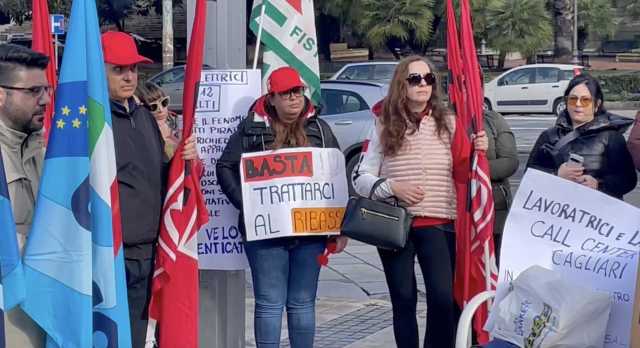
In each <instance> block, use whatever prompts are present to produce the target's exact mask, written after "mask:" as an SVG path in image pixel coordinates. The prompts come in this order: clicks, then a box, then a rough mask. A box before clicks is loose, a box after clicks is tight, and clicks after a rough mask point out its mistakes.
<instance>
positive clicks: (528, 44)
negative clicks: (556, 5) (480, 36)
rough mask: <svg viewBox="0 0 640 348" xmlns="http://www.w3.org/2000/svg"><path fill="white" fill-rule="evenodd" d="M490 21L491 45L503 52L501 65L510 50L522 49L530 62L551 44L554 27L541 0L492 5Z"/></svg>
mask: <svg viewBox="0 0 640 348" xmlns="http://www.w3.org/2000/svg"><path fill="white" fill-rule="evenodd" d="M487 11H488V18H491V21H489V22H488V23H487V37H488V39H489V45H490V46H491V47H493V48H495V49H497V50H498V51H499V52H500V61H499V65H500V67H503V66H504V58H505V56H506V54H507V53H510V52H520V53H521V54H522V55H523V56H525V57H527V58H528V60H529V61H531V60H532V58H534V57H535V55H536V53H537V52H538V51H539V50H540V49H542V48H544V47H545V46H548V45H550V44H551V42H552V41H551V40H552V39H553V28H552V26H551V18H550V16H549V13H548V12H547V10H546V9H545V6H544V3H543V2H541V1H539V0H505V1H503V2H494V3H492V4H490V6H489V8H488V9H487Z"/></svg>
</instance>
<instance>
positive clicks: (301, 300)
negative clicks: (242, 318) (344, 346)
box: [245, 237, 326, 348]
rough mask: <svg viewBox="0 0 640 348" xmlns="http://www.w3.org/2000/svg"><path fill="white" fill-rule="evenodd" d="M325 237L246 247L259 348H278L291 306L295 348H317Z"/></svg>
mask: <svg viewBox="0 0 640 348" xmlns="http://www.w3.org/2000/svg"><path fill="white" fill-rule="evenodd" d="M325 245H326V238H325V237H296V238H278V239H271V240H262V241H253V242H247V243H245V251H246V254H247V258H248V259H249V266H251V277H252V278H253V294H254V296H255V299H256V305H255V315H254V320H253V322H254V330H255V339H256V345H257V347H258V348H278V347H279V346H280V330H281V327H282V310H283V309H284V307H285V305H286V306H287V323H288V329H289V342H290V343H291V347H292V348H309V347H313V338H314V335H315V330H316V318H315V305H316V293H317V290H318V276H319V275H320V264H318V261H317V257H318V255H320V254H322V252H323V251H324V248H325Z"/></svg>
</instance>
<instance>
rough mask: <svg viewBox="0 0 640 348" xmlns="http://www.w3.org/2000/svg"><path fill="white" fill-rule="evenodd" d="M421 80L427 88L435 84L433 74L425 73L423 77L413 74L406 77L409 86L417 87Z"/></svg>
mask: <svg viewBox="0 0 640 348" xmlns="http://www.w3.org/2000/svg"><path fill="white" fill-rule="evenodd" d="M422 80H424V82H425V83H426V84H427V86H433V85H435V84H436V75H435V74H434V73H426V74H424V75H420V74H418V73H413V74H409V76H407V82H408V83H409V86H413V87H415V86H419V85H420V83H421V82H422Z"/></svg>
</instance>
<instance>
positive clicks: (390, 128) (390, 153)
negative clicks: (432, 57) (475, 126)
mask: <svg viewBox="0 0 640 348" xmlns="http://www.w3.org/2000/svg"><path fill="white" fill-rule="evenodd" d="M373 112H374V114H375V115H376V116H377V119H376V120H375V127H374V129H373V130H372V132H371V134H370V136H369V140H368V145H367V146H366V149H365V151H364V152H363V155H362V158H361V159H360V163H359V164H358V166H357V167H356V170H355V171H354V175H353V184H354V187H355V189H356V191H357V192H358V193H359V194H360V195H368V194H369V191H370V190H371V188H372V187H373V185H374V183H375V182H377V181H378V180H379V179H380V178H385V179H386V180H385V181H384V182H383V183H382V184H381V185H380V186H379V187H378V188H377V189H376V191H375V192H374V198H376V199H380V200H386V199H389V198H391V197H393V196H395V197H396V198H397V199H398V200H399V201H400V203H401V204H402V205H404V206H405V207H406V208H407V210H408V211H409V213H411V214H412V215H413V222H412V225H411V230H410V232H409V238H408V241H407V244H406V245H405V247H404V248H402V249H399V250H385V249H378V253H379V255H380V259H381V261H382V265H383V268H384V272H385V277H386V280H387V285H388V286H389V293H390V296H391V304H392V307H393V329H394V336H395V339H396V344H397V346H398V347H400V348H416V347H418V346H419V343H418V342H419V337H418V324H417V320H416V304H417V300H418V298H417V284H416V276H415V271H414V264H415V259H416V256H417V259H418V263H419V264H420V268H421V269H422V276H423V277H424V282H425V288H426V296H427V308H428V312H427V332H426V336H425V339H424V347H429V348H450V347H453V346H454V336H455V328H456V310H455V304H454V300H453V272H454V261H455V235H454V221H455V219H456V193H455V183H456V182H457V181H460V182H461V181H463V180H464V179H465V177H466V175H467V174H468V171H469V168H470V167H469V158H470V155H471V146H472V143H471V142H470V141H469V139H468V138H467V135H466V132H465V130H464V129H460V127H459V126H457V123H456V117H455V115H454V114H453V112H451V111H450V110H449V109H447V107H446V106H445V105H444V104H443V102H442V99H441V97H440V90H439V86H438V77H437V75H436V72H435V69H434V66H433V64H432V63H431V62H430V61H428V60H427V59H425V58H422V57H419V56H411V57H408V58H405V59H403V60H402V61H401V62H400V64H398V66H397V67H396V70H395V72H394V74H393V79H392V80H391V84H390V87H389V92H388V94H387V96H386V97H385V98H384V99H383V100H382V101H381V102H380V103H378V104H377V105H376V106H374V109H373ZM473 146H475V148H476V149H477V150H481V151H486V150H487V147H488V140H487V137H486V135H485V134H484V132H480V133H478V134H477V136H475V140H474V142H473Z"/></svg>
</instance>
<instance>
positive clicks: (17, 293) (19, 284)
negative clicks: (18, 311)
mask: <svg viewBox="0 0 640 348" xmlns="http://www.w3.org/2000/svg"><path fill="white" fill-rule="evenodd" d="M0 241H2V242H0V348H4V347H5V341H4V339H5V338H4V323H3V320H4V314H3V312H4V311H7V310H10V309H12V308H13V307H14V306H16V305H17V304H18V303H19V302H20V301H22V298H23V296H24V281H23V277H22V262H21V261H20V252H19V251H18V239H17V237H16V226H15V224H14V221H13V213H12V211H11V202H9V190H8V189H7V177H6V176H5V172H4V163H3V162H2V152H1V151H0Z"/></svg>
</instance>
